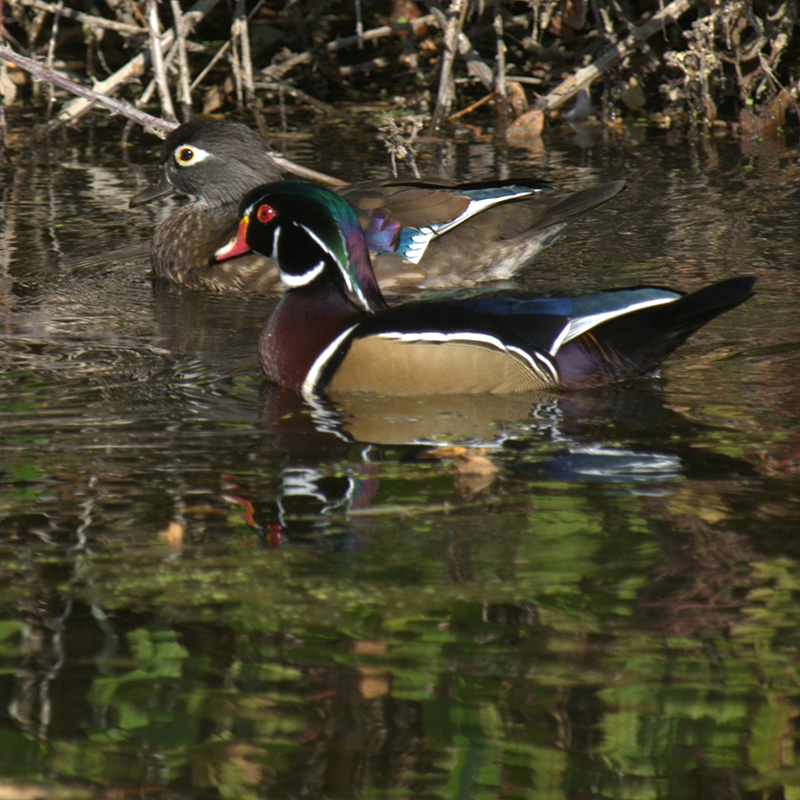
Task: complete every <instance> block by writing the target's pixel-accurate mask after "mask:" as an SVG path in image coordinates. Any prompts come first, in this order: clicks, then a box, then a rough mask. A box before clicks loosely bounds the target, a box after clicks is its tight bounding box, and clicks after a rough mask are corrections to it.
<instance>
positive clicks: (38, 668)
mask: <svg viewBox="0 0 800 800" xmlns="http://www.w3.org/2000/svg"><path fill="white" fill-rule="evenodd" d="M42 610H43V609H42V608H41V607H40V604H39V603H38V601H36V600H33V601H32V603H31V604H30V605H29V606H28V608H27V611H28V613H27V614H26V619H25V627H24V631H23V644H22V650H23V658H22V665H21V666H20V668H19V670H18V671H17V688H16V692H15V696H14V699H13V700H12V702H11V705H10V709H9V711H10V713H11V715H12V716H13V717H14V718H15V719H17V720H18V721H19V723H20V724H21V725H22V726H23V728H24V729H25V730H26V731H29V732H30V733H35V734H36V735H37V736H39V737H40V738H42V739H46V738H47V733H48V729H49V727H50V722H51V719H52V705H51V702H50V684H51V683H52V682H53V680H55V678H56V677H58V674H59V673H60V671H61V667H62V666H63V664H64V659H65V652H64V623H65V622H66V620H67V618H68V617H69V616H70V614H71V613H72V598H71V597H69V596H67V597H66V598H65V599H64V608H63V610H62V611H61V613H60V614H58V615H57V616H49V615H47V614H43V613H42ZM37 718H38V724H37Z"/></svg>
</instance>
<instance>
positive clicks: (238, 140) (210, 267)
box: [130, 120, 624, 292]
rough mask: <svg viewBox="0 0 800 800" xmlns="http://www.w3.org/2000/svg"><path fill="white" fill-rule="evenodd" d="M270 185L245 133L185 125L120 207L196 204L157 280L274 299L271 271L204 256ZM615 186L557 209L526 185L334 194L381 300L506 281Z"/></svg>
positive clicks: (163, 230)
mask: <svg viewBox="0 0 800 800" xmlns="http://www.w3.org/2000/svg"><path fill="white" fill-rule="evenodd" d="M279 177H280V170H279V168H278V165H277V164H276V163H275V161H274V160H273V159H272V157H271V156H270V154H269V151H268V149H267V146H266V143H265V142H264V141H263V140H262V139H261V137H260V136H258V134H256V133H255V132H254V131H252V130H250V129H249V128H248V127H247V126H246V125H242V124H240V123H235V122H226V121H220V120H194V121H192V122H188V123H186V124H184V125H181V126H180V127H178V128H176V129H175V130H174V131H172V132H171V133H170V134H169V136H168V137H167V139H166V141H165V142H164V147H163V151H162V155H161V166H160V169H159V174H158V179H157V180H156V182H155V183H153V184H152V185H151V186H149V187H147V188H146V189H144V190H143V191H141V192H139V193H138V194H137V195H135V196H134V197H133V198H131V201H130V205H131V207H132V208H133V207H136V206H140V205H143V204H145V203H149V202H151V201H152V200H155V199H157V198H159V197H165V196H166V195H170V194H172V193H175V192H177V193H179V194H186V195H193V196H195V197H196V200H195V201H194V202H191V203H189V204H187V205H184V206H183V207H181V208H179V209H178V210H177V211H176V212H175V213H174V214H173V215H172V216H170V217H169V218H168V219H167V220H166V222H164V223H163V224H162V225H161V227H160V228H159V229H158V230H157V231H156V234H155V237H154V239H153V243H152V247H151V261H152V263H153V269H154V272H155V274H156V276H157V277H159V278H164V279H166V280H169V281H173V282H175V283H182V284H185V285H187V286H189V287H191V288H195V289H199V288H206V289H211V290H213V291H223V290H226V289H249V290H252V291H256V292H261V291H270V290H273V289H276V288H278V285H277V284H278V281H279V278H278V272H277V269H275V266H274V265H273V264H271V263H269V262H268V261H267V259H265V258H264V257H263V256H260V255H259V256H256V255H250V256H246V257H242V258H240V259H236V260H235V261H232V262H225V263H223V264H220V263H215V262H214V260H213V256H214V251H215V250H217V249H218V248H219V247H221V246H222V245H223V244H225V242H227V241H228V240H229V239H230V238H231V236H233V234H234V233H235V232H236V226H237V224H238V219H239V218H238V210H239V202H240V200H241V199H242V197H243V195H244V194H245V192H247V191H248V190H250V189H252V188H254V187H255V186H258V185H260V184H263V183H268V182H270V181H275V180H278V179H279ZM623 186H624V183H623V182H622V181H616V182H613V183H607V184H603V185H601V186H596V187H592V188H589V189H584V190H581V191H578V192H575V193H574V194H571V195H568V196H566V197H559V196H550V195H546V194H543V191H544V190H545V189H550V188H552V187H550V186H549V185H548V184H545V183H539V182H535V181H534V182H529V183H524V184H522V185H515V184H512V183H508V182H496V183H485V184H469V185H461V186H453V187H445V186H443V185H437V184H434V183H423V182H416V183H413V182H412V183H409V182H404V181H383V182H381V181H372V182H367V183H359V184H352V185H348V186H344V187H342V188H341V189H337V191H339V192H340V193H341V194H342V195H343V196H345V197H346V198H347V199H348V201H349V202H350V203H351V205H352V206H353V207H354V208H355V209H356V212H357V214H358V215H359V218H360V220H361V224H362V227H363V228H364V230H365V235H366V236H367V243H368V246H369V248H370V250H372V251H373V252H375V253H376V254H377V256H376V271H377V274H378V278H379V280H380V282H381V285H382V286H383V287H384V289H385V290H389V289H395V288H399V287H402V286H404V285H413V286H417V287H421V286H425V287H429V288H430V287H443V286H452V285H455V284H460V285H463V283H464V282H465V281H466V282H477V281H482V280H490V279H504V278H509V277H511V276H512V275H513V274H514V273H515V272H517V271H518V270H519V269H521V268H522V267H524V266H526V265H527V264H529V263H530V262H531V261H533V259H534V258H535V257H536V256H537V255H538V253H539V252H540V251H541V250H542V249H543V248H545V247H547V246H548V245H550V244H552V243H553V242H554V241H555V240H556V239H557V238H558V237H559V236H560V235H561V234H562V233H563V232H564V230H565V229H566V228H567V226H568V225H570V224H571V223H572V222H574V221H575V220H576V219H578V218H579V217H581V216H583V214H585V213H586V212H587V211H589V210H590V209H592V208H595V207H596V206H598V205H600V204H601V203H605V202H606V201H607V200H609V199H611V198H612V197H613V196H614V195H615V194H617V193H618V192H619V191H620V190H621V189H622V188H623Z"/></svg>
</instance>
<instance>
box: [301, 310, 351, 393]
mask: <svg viewBox="0 0 800 800" xmlns="http://www.w3.org/2000/svg"><path fill="white" fill-rule="evenodd" d="M356 324H358V323H356ZM355 327H356V326H355V325H351V326H350V327H349V328H347V330H345V331H343V332H342V333H340V334H339V335H338V336H337V337H336V338H335V339H334V340H333V341H332V342H331V343H330V344H329V345H328V346H327V347H326V348H325V349H324V350H323V351H322V352H321V353H320V354H319V355H318V356H317V359H316V361H314V363H313V364H312V365H311V369H310V370H309V371H308V374H307V375H306V377H305V380H304V381H303V388H302V389H301V391H302V393H303V397H305V399H306V400H309V399H310V398H311V397H313V396H314V387H315V386H316V385H317V381H318V380H319V375H320V373H321V372H322V370H323V369H324V368H325V365H326V364H327V363H328V361H329V360H330V358H331V356H332V355H333V354H334V353H335V352H336V349H337V348H338V347H339V345H340V344H341V343H342V342H343V341H344V340H345V339H346V338H347V337H348V336H349V335H350V333H351V332H352V330H353V328H355Z"/></svg>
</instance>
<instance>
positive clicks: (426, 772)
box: [0, 123, 800, 799]
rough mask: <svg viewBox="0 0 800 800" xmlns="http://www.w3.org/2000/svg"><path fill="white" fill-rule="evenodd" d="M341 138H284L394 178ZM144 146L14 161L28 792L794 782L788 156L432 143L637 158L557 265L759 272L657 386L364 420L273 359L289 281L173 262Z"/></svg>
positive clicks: (2, 486)
mask: <svg viewBox="0 0 800 800" xmlns="http://www.w3.org/2000/svg"><path fill="white" fill-rule="evenodd" d="M365 128H368V126H367V125H366V123H365ZM18 130H20V131H21V133H22V135H25V133H24V131H25V129H24V127H23V128H19V129H18ZM314 133H315V139H314V146H312V144H311V143H309V142H308V141H306V140H300V141H291V140H290V141H289V143H288V144H287V146H286V147H287V155H289V156H290V157H294V158H296V159H297V160H301V161H305V162H306V163H310V164H311V165H313V166H317V167H321V168H323V169H325V170H327V171H329V172H331V173H333V174H339V175H342V176H347V177H358V176H364V177H366V176H369V175H378V174H383V169H384V165H385V163H386V157H385V155H384V153H383V150H382V145H380V143H376V142H373V141H372V140H371V139H369V147H368V148H365V144H364V137H363V136H361V137H355V136H354V135H353V134H352V133H347V132H341V131H333V130H329V129H319V130H316V131H315V132H314ZM117 142H118V133H117V131H115V130H113V129H112V130H101V131H92V130H88V131H84V132H82V133H77V132H72V133H70V134H68V135H66V136H65V138H63V139H59V140H57V141H55V142H51V143H50V144H49V145H47V146H43V147H42V148H41V149H40V150H35V151H33V152H32V153H28V152H25V151H22V152H19V153H18V154H17V159H16V162H15V166H14V168H13V169H11V168H6V169H5V171H4V173H3V185H2V208H3V221H2V230H0V370H2V378H1V379H0V443H1V447H2V449H1V450H0V452H1V453H2V473H1V474H0V558H2V561H0V776H3V778H2V781H3V782H2V783H0V793H2V796H3V797H20V798H22V797H26V798H27V797H39V796H42V797H56V796H58V797H99V796H105V795H107V794H108V793H110V792H125V794H126V795H127V794H132V795H136V796H148V797H165V798H166V797H172V798H174V797H191V798H196V797H209V798H215V797H223V798H266V797H269V798H272V797H281V798H283V797H301V796H302V797H312V798H313V797H356V796H357V797H442V798H518V797H530V798H534V797H535V798H584V797H585V798H589V797H592V798H597V797H609V798H611V797H613V798H629V797H630V798H634V797H635V798H647V797H653V798H656V797H657V798H676V799H677V798H701V797H703V798H705V797H709V796H713V797H715V798H728V797H730V798H740V797H748V798H750V797H752V798H756V797H757V798H765V797H769V798H778V797H785V798H793V797H797V796H798V791H800V790H799V789H798V787H800V766H798V763H797V757H796V753H797V746H798V735H799V733H800V732H799V731H798V713H799V712H800V652H799V649H800V480H798V466H799V465H800V418H799V417H800V269H799V268H798V249H799V248H798V242H800V237H799V236H798V224H797V222H798V219H800V196H799V195H798V170H799V169H800V168H799V167H798V158H800V151H799V150H798V149H797V148H794V147H793V148H786V147H783V146H781V145H780V144H779V143H770V142H765V143H750V142H746V143H744V144H742V143H739V142H737V141H733V140H712V141H709V142H707V143H704V144H702V145H689V144H686V143H685V142H677V141H676V142H673V141H671V140H670V139H669V138H668V137H667V135H665V134H663V133H656V132H650V133H647V132H644V131H636V130H634V131H629V132H627V133H623V134H621V135H617V134H606V135H605V136H603V135H595V138H594V140H593V141H591V142H590V143H589V146H588V147H579V146H578V145H577V144H576V142H575V141H574V140H573V139H572V137H571V135H570V134H569V133H567V132H564V133H561V132H556V133H554V134H553V135H552V137H551V138H550V139H549V140H548V141H547V146H546V149H545V150H543V151H541V150H540V151H531V152H527V151H525V150H520V149H515V150H509V151H506V150H503V149H499V148H496V147H495V146H494V145H493V144H492V143H491V142H488V141H487V142H482V141H478V140H477V139H475V138H473V137H472V134H470V135H469V136H468V135H467V134H464V135H463V136H462V138H461V139H459V138H458V137H456V139H455V140H454V141H452V142H448V143H447V144H441V145H440V146H438V147H436V146H432V147H431V149H430V151H429V152H428V153H427V154H423V157H422V161H423V168H424V169H426V171H427V172H428V174H431V173H434V174H445V175H449V176H451V177H458V178H462V179H470V178H471V179H481V178H493V177H506V176H508V175H517V174H523V175H529V174H530V173H531V172H533V173H535V174H537V175H539V176H540V177H543V178H546V179H549V180H552V181H553V182H554V183H556V184H558V185H561V186H566V187H575V186H581V185H588V184H592V183H595V182H597V181H600V180H609V179H618V178H620V177H623V178H625V179H626V180H628V181H629V184H630V185H629V188H628V189H627V190H626V192H625V193H623V194H622V195H620V196H619V197H617V198H616V199H615V200H614V201H612V203H611V204H609V205H608V206H606V207H604V208H603V209H602V210H600V211H597V212H595V213H593V214H592V215H591V216H590V217H589V218H587V219H586V220H584V221H582V222H580V223H578V224H577V225H576V226H574V227H573V228H572V229H571V231H570V232H569V233H568V234H567V236H566V237H565V238H564V239H563V240H562V241H561V242H559V243H558V244H557V245H556V246H555V247H553V248H551V250H550V251H548V252H547V253H546V254H545V255H544V256H543V257H541V258H540V260H539V261H538V262H537V264H536V265H535V266H534V267H533V268H531V269H530V270H529V271H528V272H527V273H526V274H525V275H523V276H521V280H520V283H521V284H522V285H524V286H526V287H528V288H545V287H548V288H549V287H553V286H563V287H567V288H571V289H575V288H586V289H591V288H595V287H607V286H613V285H627V284H631V283H637V282H642V281H646V282H651V283H659V284H666V285H671V286H675V287H678V288H685V289H690V288H695V287H698V286H700V285H702V284H704V283H707V282H710V281H713V280H717V279H721V278H724V277H728V276H731V275H736V274H755V275H757V276H758V279H759V280H758V285H757V289H758V294H757V296H756V297H754V298H753V299H751V300H750V301H748V302H747V303H746V304H745V305H744V306H742V307H740V308H738V309H736V310H734V311H732V312H731V313H729V314H727V315H725V316H723V317H722V318H720V319H719V320H717V321H716V322H714V323H713V324H711V325H710V326H708V328H706V329H704V330H703V331H702V332H701V333H700V334H699V335H697V336H696V337H694V338H693V339H692V340H691V341H690V342H689V343H688V344H687V345H685V346H684V347H683V348H681V350H680V351H679V352H678V354H676V355H675V356H674V357H673V358H672V359H671V360H670V361H669V362H668V363H667V364H666V365H665V368H664V370H663V376H661V377H659V378H658V379H652V380H642V381H639V382H636V383H634V384H633V385H627V386H623V387H614V388H612V389H607V390H604V391H602V392H599V391H598V392H592V393H587V394H582V395H575V396H571V397H566V398H554V397H543V398H528V399H524V400H521V399H517V400H512V401H497V402H496V403H493V404H491V405H487V404H486V403H474V402H472V403H466V402H463V403H456V404H450V405H449V406H442V407H437V408H431V407H429V406H425V407H421V406H420V404H418V403H417V404H414V403H411V404H409V403H405V404H397V403H392V402H390V401H388V400H384V401H381V402H375V401H373V402H369V403H358V402H356V401H353V402H352V403H350V404H349V405H348V407H347V408H346V409H344V411H345V412H346V413H347V414H349V416H347V417H345V418H344V420H343V421H341V422H340V423H338V424H337V423H336V421H335V419H333V418H332V417H331V416H330V414H323V413H321V412H320V411H319V410H311V409H309V408H307V407H305V406H303V405H302V404H300V403H298V402H297V400H296V399H295V398H294V397H293V396H291V395H288V394H286V393H283V392H280V391H277V390H275V389H270V388H269V387H265V386H264V385H263V383H262V380H261V378H260V377H259V374H258V369H257V362H256V356H255V338H256V335H257V331H258V329H259V327H260V324H261V322H262V320H263V318H264V317H265V316H266V314H267V312H268V310H269V307H270V304H271V302H272V301H270V300H269V299H266V300H265V299H264V298H241V297H233V296H231V297H209V296H204V295H201V294H194V293H189V292H181V291H179V290H176V289H165V288H164V287H154V286H153V285H152V283H151V281H150V277H149V275H148V268H147V255H146V251H147V244H148V239H149V236H150V235H151V232H152V229H153V226H154V224H155V223H156V221H157V220H158V219H161V218H163V215H164V214H165V213H167V209H166V208H162V209H149V208H148V209H147V210H145V212H144V213H142V212H139V211H137V212H131V211H129V210H128V208H127V201H128V198H129V197H130V195H131V194H132V193H133V192H134V191H136V190H137V189H138V188H141V186H142V185H143V182H144V181H145V180H146V179H147V178H148V177H149V176H150V175H151V174H152V169H150V170H143V169H142V166H141V165H142V164H146V165H152V164H154V163H155V160H156V156H155V152H156V150H157V144H156V143H155V142H151V141H149V140H142V141H141V142H139V143H138V144H137V145H136V147H135V148H134V150H133V151H131V150H125V149H123V148H121V147H120V146H119V145H118V143H117ZM437 441H438V442H440V443H454V444H464V443H466V444H469V445H473V446H474V447H473V448H471V449H470V450H469V451H467V453H468V454H469V453H472V455H471V456H469V455H463V454H462V455H459V453H460V452H461V451H458V450H452V451H447V450H442V449H437V448H436V447H435V446H434V445H433V444H431V443H429V444H425V443H420V444H409V442H437ZM477 446H480V448H481V449H475V447H477Z"/></svg>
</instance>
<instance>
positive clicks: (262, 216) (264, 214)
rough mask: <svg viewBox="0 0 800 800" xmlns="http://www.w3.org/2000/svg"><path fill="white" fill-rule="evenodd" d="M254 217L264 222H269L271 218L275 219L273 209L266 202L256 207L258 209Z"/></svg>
mask: <svg viewBox="0 0 800 800" xmlns="http://www.w3.org/2000/svg"><path fill="white" fill-rule="evenodd" d="M256 219H257V220H258V221H259V222H263V223H264V224H266V223H267V222H271V221H272V220H273V219H275V209H274V208H273V207H272V206H268V205H267V204H266V203H264V205H263V206H259V207H258V210H257V211H256Z"/></svg>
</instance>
